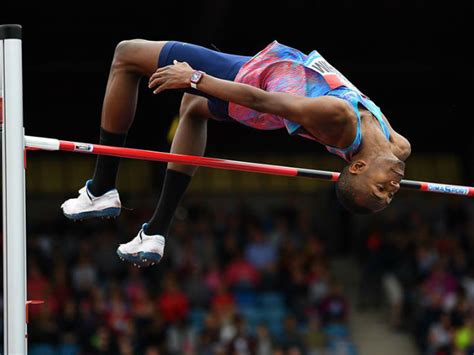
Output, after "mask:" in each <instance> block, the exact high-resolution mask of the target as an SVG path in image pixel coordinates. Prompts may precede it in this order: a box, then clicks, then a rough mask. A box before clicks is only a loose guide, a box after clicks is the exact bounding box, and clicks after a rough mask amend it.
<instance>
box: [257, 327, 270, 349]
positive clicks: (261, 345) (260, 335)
mask: <svg viewBox="0 0 474 355" xmlns="http://www.w3.org/2000/svg"><path fill="white" fill-rule="evenodd" d="M255 333H256V352H255V354H256V355H272V353H273V340H272V338H271V336H270V333H269V331H268V328H267V327H266V326H265V325H264V324H259V325H257V329H256V332H255Z"/></svg>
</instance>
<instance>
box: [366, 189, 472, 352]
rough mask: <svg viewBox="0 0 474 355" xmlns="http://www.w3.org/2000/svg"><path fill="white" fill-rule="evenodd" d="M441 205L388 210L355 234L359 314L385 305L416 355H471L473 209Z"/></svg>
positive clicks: (458, 202)
mask: <svg viewBox="0 0 474 355" xmlns="http://www.w3.org/2000/svg"><path fill="white" fill-rule="evenodd" d="M440 201H441V199H440V198H438V200H437V203H435V204H432V203H430V202H428V201H426V202H425V203H424V204H420V205H418V206H416V205H411V206H410V208H399V209H394V210H392V211H391V212H389V213H388V214H384V215H383V217H382V218H380V219H378V220H377V221H375V222H374V223H372V224H371V225H369V226H367V227H366V228H364V229H361V232H360V236H361V237H362V238H361V240H362V241H363V243H361V245H362V248H361V250H360V251H361V254H360V256H361V260H362V263H363V265H364V272H363V276H362V280H361V284H360V289H361V292H360V302H359V306H360V307H373V306H377V305H380V303H381V302H380V300H381V299H384V300H386V303H387V304H388V305H389V313H390V314H389V317H390V320H391V323H392V326H393V328H394V330H395V331H409V332H411V333H412V334H413V335H414V336H415V339H416V342H417V344H418V346H419V349H420V353H421V354H423V355H472V354H473V353H474V218H473V217H474V206H473V205H472V203H471V204H470V203H469V202H468V201H466V200H464V199H460V198H451V199H449V200H447V201H446V200H444V201H445V202H444V203H440ZM407 205H408V204H406V205H405V206H407ZM382 295H383V296H385V297H381V296H382Z"/></svg>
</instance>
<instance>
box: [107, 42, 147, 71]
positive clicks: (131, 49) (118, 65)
mask: <svg viewBox="0 0 474 355" xmlns="http://www.w3.org/2000/svg"><path fill="white" fill-rule="evenodd" d="M142 43H143V40H141V39H129V40H125V41H121V42H119V44H117V46H116V47H115V53H114V59H113V62H112V68H114V69H130V70H132V69H133V68H135V67H136V66H137V65H136V64H137V61H138V58H137V56H136V54H137V49H138V48H139V46H140V45H141V44H142Z"/></svg>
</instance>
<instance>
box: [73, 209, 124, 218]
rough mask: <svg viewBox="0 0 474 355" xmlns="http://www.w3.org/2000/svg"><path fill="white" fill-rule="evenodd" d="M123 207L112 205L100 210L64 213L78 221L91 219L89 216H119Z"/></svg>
mask: <svg viewBox="0 0 474 355" xmlns="http://www.w3.org/2000/svg"><path fill="white" fill-rule="evenodd" d="M120 211H121V208H118V207H110V208H106V209H103V210H100V211H87V212H81V213H75V214H67V213H64V215H65V216H66V217H67V218H69V219H72V220H73V221H77V220H80V219H89V218H100V217H117V216H119V215H120Z"/></svg>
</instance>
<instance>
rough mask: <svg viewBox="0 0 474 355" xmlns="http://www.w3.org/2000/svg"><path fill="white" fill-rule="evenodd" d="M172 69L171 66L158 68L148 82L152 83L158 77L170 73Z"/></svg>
mask: <svg viewBox="0 0 474 355" xmlns="http://www.w3.org/2000/svg"><path fill="white" fill-rule="evenodd" d="M169 69H170V66H169V65H167V66H166V67H161V68H158V69H157V70H156V71H155V72H154V73H153V74H152V75H151V76H150V79H148V82H150V81H152V80H153V79H154V78H156V77H157V76H159V75H160V74H162V73H164V72H166V71H168V70H169Z"/></svg>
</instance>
